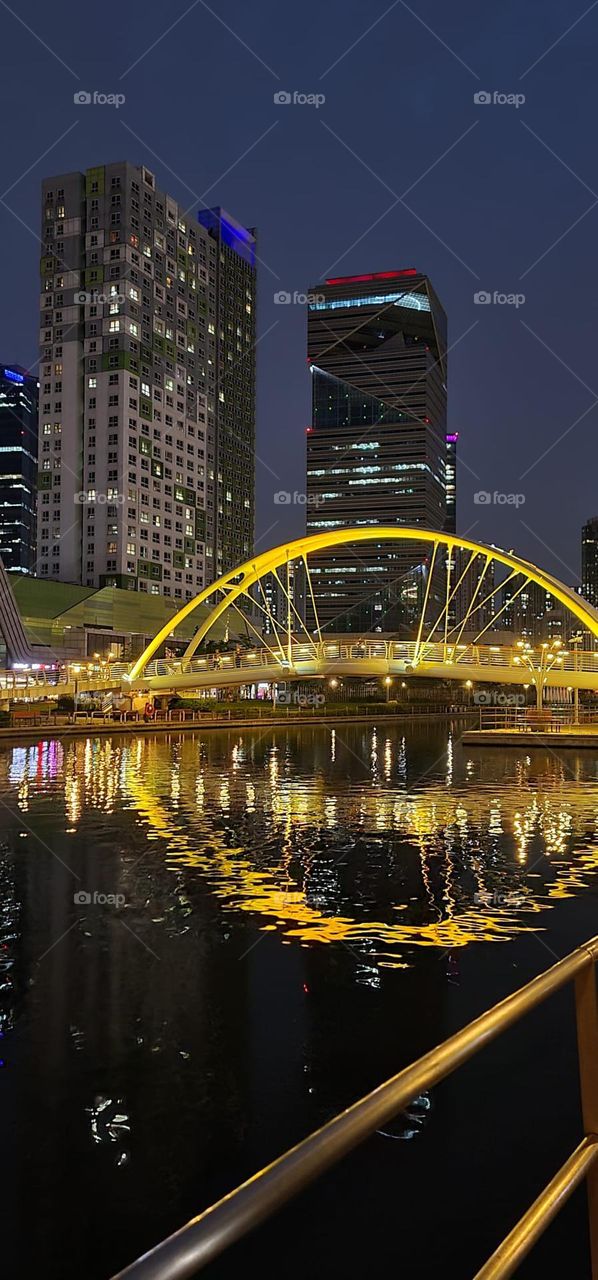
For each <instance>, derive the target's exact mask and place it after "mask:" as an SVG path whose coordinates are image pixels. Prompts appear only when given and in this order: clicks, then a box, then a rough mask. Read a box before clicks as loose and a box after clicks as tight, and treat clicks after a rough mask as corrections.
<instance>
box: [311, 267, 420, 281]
mask: <svg viewBox="0 0 598 1280" xmlns="http://www.w3.org/2000/svg"><path fill="white" fill-rule="evenodd" d="M418 275H419V271H416V269H415V267H405V268H404V269H403V271H374V272H373V274H371V275H367V276H333V277H332V279H330V280H327V281H326V284H362V283H365V282H366V281H368V280H397V279H398V278H399V276H418Z"/></svg>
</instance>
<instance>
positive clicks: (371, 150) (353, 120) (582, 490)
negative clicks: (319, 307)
mask: <svg viewBox="0 0 598 1280" xmlns="http://www.w3.org/2000/svg"><path fill="white" fill-rule="evenodd" d="M13 3H14V4H15V6H16V0H13ZM11 8H12V6H11ZM16 13H17V9H16V8H15V9H14V12H11V9H10V8H9V7H8V6H7V5H6V4H4V3H3V0H0V32H1V36H2V61H3V74H2V77H1V79H0V105H1V109H2V115H3V118H4V121H5V131H4V149H3V166H2V170H3V174H2V184H1V185H2V190H1V191H0V196H1V198H2V204H0V219H1V226H2V240H1V244H2V286H3V290H2V292H3V298H2V300H3V305H2V307H1V310H0V325H1V328H2V332H1V336H0V356H1V358H2V359H4V360H13V361H17V362H19V363H21V364H23V365H29V366H33V365H34V364H35V361H36V359H37V302H38V258H39V252H40V250H39V244H38V243H37V242H36V237H37V233H38V225H39V185H40V181H41V178H42V177H43V176H44V175H47V174H50V173H55V172H64V171H65V170H70V169H85V168H87V167H89V166H90V165H94V164H101V163H104V162H107V161H111V160H121V159H129V160H131V161H132V162H134V163H140V162H144V163H145V164H147V165H148V167H149V168H151V169H152V170H153V171H154V172H155V173H156V175H157V178H158V182H159V184H160V186H162V187H164V188H166V189H167V190H168V191H170V192H172V194H173V195H174V196H175V198H177V199H178V200H179V201H183V202H186V203H187V204H188V205H189V206H193V207H194V208H195V207H197V206H198V205H199V204H200V203H202V202H201V201H199V200H198V198H197V197H203V200H204V201H205V203H207V204H212V203H221V204H223V205H225V206H226V207H227V208H228V209H229V210H230V211H231V212H232V213H234V214H235V215H236V216H237V217H238V218H239V219H240V220H242V221H243V222H245V223H246V224H247V225H255V226H257V228H258V232H259V251H260V257H261V263H262V265H261V268H260V271H261V279H260V305H259V320H258V324H259V332H260V335H261V338H260V342H259V346H258V386H259V403H258V461H257V477H258V530H257V532H258V537H261V539H262V540H261V542H260V544H259V545H260V549H265V548H266V547H267V546H268V545H275V544H276V543H277V542H279V541H282V540H283V539H284V538H285V537H287V536H288V535H292V534H297V533H300V532H302V530H303V523H304V511H303V508H302V507H301V506H299V505H295V506H291V507H280V506H277V505H275V504H274V502H273V495H274V493H275V492H276V491H277V490H279V489H286V490H290V491H294V490H299V491H301V490H302V489H303V488H304V467H305V456H304V455H305V426H306V424H307V422H308V420H309V379H308V374H307V366H306V359H305V310H304V307H303V306H302V305H300V304H291V305H288V306H280V305H276V304H275V302H274V294H275V293H276V292H277V291H279V290H285V291H288V292H291V293H293V291H298V292H300V293H303V292H305V291H306V289H307V287H308V286H309V285H310V284H312V285H313V284H316V283H317V282H318V280H320V279H322V278H323V277H324V276H325V275H326V274H333V275H344V274H352V273H361V272H369V271H383V270H390V269H394V268H401V267H406V266H415V267H417V268H418V269H420V270H422V271H425V272H426V273H427V274H428V275H429V276H430V278H431V280H432V282H433V284H434V287H435V288H436V290H437V292H438V294H439V296H440V298H441V300H442V302H443V304H444V306H445V309H446V311H447V313H448V319H449V341H450V345H451V350H450V357H449V422H450V427H451V429H452V430H458V431H459V433H460V459H461V464H460V469H459V480H458V505H459V529H460V532H462V533H465V532H466V531H468V530H469V531H470V533H471V536H472V537H475V538H478V539H480V540H481V541H489V542H490V541H494V542H497V543H498V544H499V545H501V546H503V547H506V548H509V547H514V548H515V549H516V550H517V551H519V552H520V553H521V554H524V555H526V556H528V557H529V558H531V559H534V560H536V562H537V563H538V564H540V565H544V566H546V567H547V568H550V569H551V570H552V571H553V572H556V573H558V574H559V576H561V577H563V578H564V579H565V580H566V581H574V580H575V579H576V576H577V574H578V566H579V532H580V525H581V523H582V521H583V520H584V519H585V518H586V517H587V516H589V515H593V514H598V492H597V489H598V479H597V477H598V468H597V463H598V447H597V443H596V431H597V423H598V361H597V359H596V350H597V344H598V302H597V288H596V276H597V271H598V261H597V255H596V248H595V246H596V241H597V237H598V160H597V148H596V118H597V107H596V89H595V84H596V59H597V45H598V0H596V3H594V4H592V5H590V6H589V7H588V5H587V3H584V0H574V3H572V5H571V6H569V7H568V8H565V6H563V4H562V3H561V2H558V3H557V0H528V2H527V4H526V5H525V6H524V5H522V3H521V0H503V2H502V3H501V4H500V5H495V6H492V7H488V6H482V5H480V4H479V0H478V2H476V3H474V0H455V3H454V4H452V5H447V4H446V3H444V2H443V3H441V0H424V2H423V3H418V0H411V2H410V4H407V3H404V2H403V0H397V2H396V3H395V4H392V5H389V4H388V3H387V2H385V0H372V2H371V3H369V4H367V5H366V4H364V3H357V0H342V2H341V0H327V3H321V0H320V2H319V3H316V2H315V0H304V3H303V4H301V5H298V4H281V3H280V0H256V2H255V3H254V4H251V5H249V4H247V2H246V0H225V2H223V3H217V0H212V3H211V4H210V5H208V4H206V3H205V2H204V0H197V2H196V3H195V4H193V3H191V4H190V3H189V0H174V2H173V3H172V4H171V5H170V6H165V5H164V4H158V3H157V0H128V3H127V4H126V5H123V6H109V7H108V8H107V9H104V10H94V9H93V7H92V8H90V7H89V6H88V5H83V4H76V3H73V2H72V0H58V3H57V4H55V5H48V4H46V3H44V4H42V3H41V0H21V3H20V4H19V7H18V17H17V16H16ZM24 24H26V25H24ZM372 24H375V25H372ZM572 24H573V25H572ZM368 27H372V29H371V30H370V31H369V32H368V30H367V29H368ZM568 27H571V30H569V31H567V28H568ZM27 28H29V30H28V29H27ZM169 28H171V29H170V30H169ZM364 33H367V34H364ZM152 45H154V47H153V48H151V46H152ZM352 45H353V46H354V47H353V48H351V46H352ZM44 46H48V48H46V47H44ZM247 46H249V47H247ZM551 46H554V47H552V48H551ZM61 60H62V61H61ZM334 63H336V65H332V64H334ZM63 64H67V65H63ZM132 64H136V65H132ZM533 64H535V65H533ZM128 68H131V69H130V70H128ZM328 68H331V69H330V70H328ZM78 89H80V90H81V89H82V90H87V91H93V90H97V91H99V92H100V93H121V94H125V96H126V102H125V103H124V104H123V105H122V106H121V107H120V109H118V110H117V109H115V108H114V107H112V106H108V105H105V106H100V105H97V106H77V105H75V104H74V102H73V95H74V93H75V92H76V91H77V90H78ZM280 91H286V92H294V91H297V92H299V93H306V94H324V95H325V98H326V101H325V102H324V103H323V104H321V105H320V107H319V108H316V107H315V106H310V105H307V104H305V105H299V104H296V105H294V104H291V105H278V104H276V103H275V101H274V95H275V94H276V93H278V92H280ZM480 91H487V92H490V93H491V94H493V93H494V92H498V93H504V94H524V95H525V102H524V103H522V104H521V105H520V106H519V107H515V106H513V105H508V104H507V103H505V104H502V105H501V104H499V103H494V102H492V103H488V104H476V103H475V102H474V94H476V93H478V92H480ZM73 126H74V127H73ZM69 130H70V131H69ZM67 131H68V132H67ZM61 135H63V136H61ZM44 152H47V154H46V155H45V156H44V154H43V153H44ZM41 157H43V158H41ZM13 184H14V185H13ZM9 188H10V189H9ZM7 189H9V190H7ZM7 205H8V206H10V209H11V210H12V211H13V213H11V212H9V211H8V209H7V207H6V206H7ZM391 206H392V207H391ZM407 206H409V207H407ZM594 206H596V207H594ZM13 215H14V216H13ZM28 228H29V229H28ZM480 290H487V291H490V292H491V293H492V292H494V291H495V290H496V291H498V292H500V293H501V294H524V295H525V302H524V303H523V304H522V305H520V306H518V307H516V306H514V305H510V304H503V305H500V304H498V303H494V302H492V303H490V304H488V305H476V304H475V303H474V293H475V292H476V291H480ZM578 419H579V421H578ZM574 424H575V425H574ZM561 437H562V438H561ZM557 441H559V443H556V442H557ZM546 451H548V452H546ZM543 454H546V456H544V457H543V456H542V455H543ZM524 473H527V474H524ZM479 490H486V491H489V492H490V493H491V494H493V493H494V491H498V492H500V493H517V494H523V495H524V496H525V502H523V503H521V504H520V505H519V506H518V508H516V509H515V508H514V507H513V506H507V505H498V504H496V503H494V502H492V503H490V504H489V505H486V506H482V505H478V504H476V503H475V502H474V494H475V493H476V492H477V491H479Z"/></svg>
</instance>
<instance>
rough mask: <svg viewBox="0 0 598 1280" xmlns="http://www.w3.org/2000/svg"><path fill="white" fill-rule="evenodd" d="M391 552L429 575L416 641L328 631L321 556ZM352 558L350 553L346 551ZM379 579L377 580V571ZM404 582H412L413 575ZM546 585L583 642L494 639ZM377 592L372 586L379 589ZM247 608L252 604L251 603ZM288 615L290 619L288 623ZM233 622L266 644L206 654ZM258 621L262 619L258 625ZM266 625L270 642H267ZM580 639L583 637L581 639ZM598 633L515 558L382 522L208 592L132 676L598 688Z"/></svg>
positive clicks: (138, 681)
mask: <svg viewBox="0 0 598 1280" xmlns="http://www.w3.org/2000/svg"><path fill="white" fill-rule="evenodd" d="M366 543H370V544H374V545H375V546H379V547H382V548H384V551H385V553H386V552H387V551H388V547H389V545H390V546H391V548H392V549H393V550H394V549H396V551H397V552H399V551H403V552H404V553H405V555H408V544H411V545H412V546H413V547H414V548H415V549H416V550H415V551H414V557H415V559H417V562H418V569H419V579H418V586H417V613H416V616H415V618H414V621H413V624H412V628H411V630H412V636H411V638H409V639H406V640H398V639H394V638H393V639H390V638H388V637H384V636H382V635H381V636H380V637H379V638H378V637H374V636H372V634H371V633H370V634H369V635H367V636H364V637H363V638H361V637H358V636H356V635H355V634H353V635H340V636H339V635H330V634H327V633H325V632H323V631H322V628H321V626H320V621H319V617H318V607H317V605H318V599H321V596H319V595H318V593H319V592H321V589H322V588H321V582H322V580H321V578H318V577H316V576H315V575H314V574H313V568H314V557H317V556H318V553H321V552H326V551H330V550H331V549H337V548H341V547H344V548H346V549H347V551H350V552H353V553H354V554H355V555H358V554H359V550H361V547H362V544H366ZM345 554H346V553H345ZM299 572H300V573H301V575H302V581H303V599H304V603H305V607H306V609H307V611H308V613H309V614H310V618H311V622H312V623H313V625H310V626H308V625H306V622H305V620H304V618H303V615H302V612H300V610H299V608H298V605H297V599H296V594H295V592H294V590H293V581H294V580H295V583H296V575H297V574H298V573H299ZM372 576H373V575H372ZM403 576H405V577H406V576H407V575H406V574H405V575H403ZM268 580H269V581H270V583H274V584H275V586H276V588H277V591H278V595H279V600H280V601H282V605H283V608H282V609H281V610H279V611H278V612H275V611H274V610H273V609H272V606H271V597H270V596H269V595H268V593H267V591H266V589H265V583H266V582H267V581H268ZM534 586H536V587H540V588H542V590H543V592H545V593H547V595H549V596H551V597H552V598H553V600H554V601H556V602H557V604H558V605H559V606H561V607H562V609H563V611H564V617H565V619H566V627H565V631H566V634H568V635H569V636H574V644H573V646H572V647H568V646H567V642H566V640H565V641H563V640H560V639H554V640H553V641H551V642H550V643H545V644H543V645H540V646H537V647H536V648H534V646H533V645H531V644H530V643H528V642H527V641H520V642H519V643H517V644H514V645H508V646H505V645H499V644H496V643H493V633H494V632H495V630H496V628H499V629H500V625H501V618H502V619H503V626H504V624H505V621H506V620H507V619H511V620H512V616H513V609H514V606H515V602H516V601H517V599H518V598H519V597H520V596H521V595H522V594H523V593H524V592H526V590H527V589H528V588H530V587H534ZM375 590H377V586H376V585H375V584H372V594H373V593H374V591H375ZM206 604H209V605H211V609H210V612H209V614H208V615H207V616H206V617H205V618H204V620H203V621H202V622H201V624H200V626H199V627H198V628H197V630H196V632H195V634H194V636H193V638H192V640H191V641H190V643H189V644H188V646H187V649H186V651H185V653H184V655H183V657H182V658H180V659H176V660H175V659H156V658H155V656H154V655H155V654H156V653H157V652H158V651H159V650H160V648H161V647H162V646H163V645H165V644H166V642H167V641H168V640H169V639H170V638H171V637H172V635H173V634H174V632H175V631H176V627H177V626H178V625H179V623H181V622H183V621H184V620H185V619H187V618H188V617H189V616H190V615H191V614H193V612H194V611H195V610H196V609H197V608H198V607H199V606H200V605H206ZM241 605H244V608H241ZM281 613H282V614H283V615H285V616H284V620H283V618H282V617H281ZM223 616H226V618H227V619H228V620H229V621H230V619H231V618H232V619H233V620H234V619H235V618H238V619H239V620H240V627H239V633H243V634H244V635H245V637H247V636H249V635H251V636H252V638H254V639H255V642H256V643H255V648H253V649H248V648H247V647H246V646H245V647H243V648H239V649H238V650H237V651H236V652H223V653H222V654H218V655H206V656H198V655H197V651H198V649H199V647H200V645H201V644H202V642H203V641H205V640H207V639H209V636H210V631H211V629H212V628H213V626H214V624H215V623H216V622H217V621H218V620H221V619H222V618H223ZM256 619H257V624H256ZM266 629H267V631H268V635H267V636H265V635H264V631H265V630H266ZM575 632H577V633H578V634H577V636H575V635H574V633H575ZM582 633H585V634H586V636H589V637H590V638H594V639H596V638H598V610H596V609H594V608H593V607H592V606H591V605H590V604H588V603H587V602H586V601H585V600H583V599H582V598H581V597H580V596H579V595H577V593H576V592H575V591H573V590H572V589H571V588H569V587H567V586H566V585H565V584H564V583H562V582H560V581H559V579H558V578H555V577H553V576H552V575H551V574H549V573H547V572H546V571H545V570H543V569H539V568H538V567H537V566H536V565H533V564H531V563H530V562H529V561H527V560H523V559H522V558H521V557H519V556H516V555H515V554H514V553H512V552H505V551H502V550H501V549H500V548H497V547H490V546H485V545H483V544H482V543H477V542H472V541H470V540H468V539H466V538H460V537H458V536H457V535H451V534H447V533H444V532H436V531H434V530H427V529H415V528H404V527H401V526H372V527H368V528H351V529H341V530H335V531H333V532H326V533H318V534H314V535H312V536H310V537H305V538H300V539H297V540H296V541H294V542H289V543H286V544H284V545H282V546H279V547H275V548H273V549H272V550H270V551H266V552H263V553H262V554H261V555H259V556H256V557H254V558H253V559H252V560H249V561H247V563H246V564H243V565H241V566H240V567H239V568H238V569H236V570H235V571H234V572H232V573H229V574H226V575H224V576H223V577H222V578H220V579H218V581H216V582H214V583H212V584H211V586H209V587H206V588H205V590H203V591H201V592H200V593H199V595H197V596H196V597H195V599H193V600H190V601H188V602H187V604H185V605H184V606H183V607H182V609H180V611H179V613H178V614H177V615H176V616H175V617H174V618H173V619H172V620H171V621H170V622H169V623H168V624H167V625H166V626H165V627H164V628H163V629H162V630H161V631H159V632H158V634H157V635H156V636H155V637H154V639H153V640H152V642H151V644H149V645H148V646H147V648H146V649H145V651H144V652H143V653H142V654H141V656H140V657H139V658H138V659H137V661H136V662H135V663H134V664H133V666H132V667H131V668H130V670H129V672H128V673H127V675H126V677H125V685H126V686H127V687H128V688H129V689H131V688H132V689H151V690H155V691H156V692H158V691H165V690H191V689H201V688H212V687H215V686H219V687H226V686H234V685H239V684H246V683H250V682H254V681H258V680H259V681H268V682H275V681H282V680H294V679H307V678H325V677H328V676H343V675H344V676H362V677H365V676H382V677H384V676H390V677H398V676H402V675H405V676H408V675H409V676H437V677H441V678H443V679H463V680H471V681H472V682H479V681H485V682H489V681H492V682H502V683H517V684H533V685H534V686H535V688H536V691H537V692H539V696H541V692H542V690H543V689H544V688H547V687H551V686H563V685H565V684H566V685H570V686H571V687H572V688H592V689H598V652H596V653H594V652H589V651H585V650H584V649H582V648H581V643H582V640H581V636H582Z"/></svg>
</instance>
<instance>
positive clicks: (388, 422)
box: [306, 268, 454, 631]
mask: <svg viewBox="0 0 598 1280" xmlns="http://www.w3.org/2000/svg"><path fill="white" fill-rule="evenodd" d="M307 346H308V353H309V361H310V368H311V375H312V422H311V426H310V427H309V429H308V437H307V504H306V510H307V529H308V532H309V533H316V532H317V531H319V530H331V531H332V530H334V529H335V528H343V527H346V526H350V525H355V526H360V525H363V526H365V525H396V524H404V525H408V526H413V527H415V528H417V527H418V526H421V527H422V528H426V529H439V530H442V529H444V528H445V527H446V522H447V516H448V517H449V518H450V511H451V503H450V502H449V504H448V507H447V432H446V400H447V394H446V377H447V371H446V317H445V314H444V311H443V309H442V306H441V304H440V302H439V300H438V298H437V296H436V294H435V292H434V290H433V288H432V285H431V284H430V281H429V280H428V278H427V276H425V275H423V274H422V273H421V272H419V271H416V270H415V269H414V268H409V269H407V270H403V271H384V272H378V273H376V274H372V275H362V276H346V277H342V278H335V279H329V280H326V282H325V283H324V284H322V285H315V286H314V287H313V288H312V289H311V290H310V295H309V300H308V339H307ZM452 483H453V484H454V478H453V482H452ZM452 502H453V509H454V489H453V492H452ZM428 562H429V548H427V547H425V546H424V545H423V544H421V545H420V546H419V547H418V545H417V544H416V543H413V544H411V545H410V546H409V547H407V545H405V546H399V545H398V544H396V543H384V542H380V543H376V544H371V545H370V544H362V545H360V547H359V555H352V554H351V552H350V550H346V549H340V550H339V551H337V550H334V551H331V552H326V553H324V552H322V553H321V554H320V555H319V556H318V559H317V561H316V563H315V566H314V572H313V581H314V585H315V596H316V605H317V610H318V616H319V620H320V623H321V624H323V625H325V626H327V627H328V628H329V629H331V628H333V629H334V630H337V631H341V630H362V629H366V628H371V627H372V626H380V627H382V628H383V629H385V630H394V629H396V628H397V627H402V626H403V625H405V627H408V626H409V625H410V619H411V618H412V617H413V616H415V614H416V613H417V610H418V608H419V604H420V602H421V597H422V593H423V592H424V591H425V585H426V581H427V566H428ZM310 565H311V559H310Z"/></svg>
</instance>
